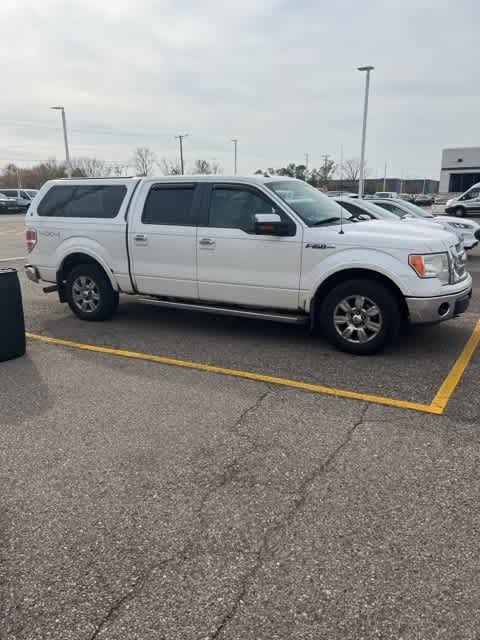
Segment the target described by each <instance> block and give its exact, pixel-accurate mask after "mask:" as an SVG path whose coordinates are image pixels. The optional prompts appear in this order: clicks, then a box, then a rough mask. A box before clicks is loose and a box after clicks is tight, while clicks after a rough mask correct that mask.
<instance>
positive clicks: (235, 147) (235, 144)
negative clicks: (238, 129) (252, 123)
mask: <svg viewBox="0 0 480 640" xmlns="http://www.w3.org/2000/svg"><path fill="white" fill-rule="evenodd" d="M232 142H233V154H234V156H233V157H234V160H233V174H234V175H235V176H236V175H237V172H238V138H232Z"/></svg>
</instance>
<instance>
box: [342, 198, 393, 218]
mask: <svg viewBox="0 0 480 640" xmlns="http://www.w3.org/2000/svg"><path fill="white" fill-rule="evenodd" d="M352 204H353V203H352ZM354 206H356V207H358V208H359V209H362V210H363V211H365V213H367V214H371V215H372V216H373V217H374V218H378V219H380V220H398V216H397V215H395V214H394V213H392V212H391V211H388V210H387V209H382V207H379V206H378V205H377V204H373V202H368V201H367V202H365V200H362V201H361V203H360V202H357V201H356V202H355V204H354Z"/></svg>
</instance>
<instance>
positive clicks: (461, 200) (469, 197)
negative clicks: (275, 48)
mask: <svg viewBox="0 0 480 640" xmlns="http://www.w3.org/2000/svg"><path fill="white" fill-rule="evenodd" d="M445 212H446V213H453V214H454V215H456V216H461V217H462V218H463V217H465V216H467V215H470V216H471V215H479V214H480V182H477V184H474V185H473V186H472V187H470V189H467V191H465V193H462V195H460V196H457V197H456V198H451V199H450V200H447V204H446V207H445Z"/></svg>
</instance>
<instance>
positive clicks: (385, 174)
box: [383, 162, 387, 191]
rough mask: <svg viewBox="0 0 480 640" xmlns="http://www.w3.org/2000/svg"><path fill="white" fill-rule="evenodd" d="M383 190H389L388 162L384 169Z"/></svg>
mask: <svg viewBox="0 0 480 640" xmlns="http://www.w3.org/2000/svg"><path fill="white" fill-rule="evenodd" d="M383 190H384V191H386V190H387V163H386V162H385V168H384V170H383Z"/></svg>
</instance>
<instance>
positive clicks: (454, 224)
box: [447, 222, 473, 229]
mask: <svg viewBox="0 0 480 640" xmlns="http://www.w3.org/2000/svg"><path fill="white" fill-rule="evenodd" d="M447 224H448V226H449V227H454V228H455V229H473V227H472V226H470V225H469V224H463V222H448V223H447Z"/></svg>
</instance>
